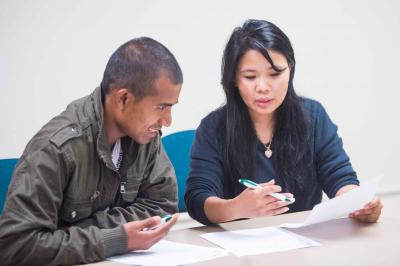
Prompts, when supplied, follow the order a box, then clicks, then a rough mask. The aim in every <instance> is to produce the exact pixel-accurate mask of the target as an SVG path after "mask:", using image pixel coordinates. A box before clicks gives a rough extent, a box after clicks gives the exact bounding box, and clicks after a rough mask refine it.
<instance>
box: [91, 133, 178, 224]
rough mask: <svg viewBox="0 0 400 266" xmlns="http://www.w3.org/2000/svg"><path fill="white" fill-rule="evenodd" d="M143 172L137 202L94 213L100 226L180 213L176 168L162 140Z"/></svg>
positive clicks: (151, 153) (155, 147) (153, 149)
mask: <svg viewBox="0 0 400 266" xmlns="http://www.w3.org/2000/svg"><path fill="white" fill-rule="evenodd" d="M143 175H144V176H143V179H142V181H141V183H140V184H139V185H138V186H139V187H138V189H137V190H138V191H137V196H136V198H135V199H134V201H133V203H131V204H129V205H128V206H125V207H118V206H115V207H113V208H111V209H110V210H108V211H99V212H96V213H95V214H94V215H93V219H94V222H95V224H97V225H98V226H99V227H100V228H112V227H114V226H118V225H119V224H122V223H125V222H129V221H135V220H141V219H145V218H148V217H151V216H155V215H158V216H161V217H162V216H165V215H166V214H173V213H176V212H178V186H177V182H176V176H175V171H174V168H173V166H172V164H171V162H170V160H169V158H168V156H167V154H166V152H165V150H164V147H163V145H162V143H161V141H160V140H158V141H157V144H156V145H154V147H153V148H152V151H151V152H150V158H149V160H148V161H147V164H146V166H145V170H144V171H143ZM89 222H90V221H89ZM92 222H93V221H92Z"/></svg>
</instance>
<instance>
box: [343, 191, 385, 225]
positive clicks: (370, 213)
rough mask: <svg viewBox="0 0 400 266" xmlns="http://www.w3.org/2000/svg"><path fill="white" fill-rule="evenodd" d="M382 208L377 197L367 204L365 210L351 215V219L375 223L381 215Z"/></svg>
mask: <svg viewBox="0 0 400 266" xmlns="http://www.w3.org/2000/svg"><path fill="white" fill-rule="evenodd" d="M382 208H383V205H382V202H381V200H380V199H379V198H378V197H375V198H374V199H373V200H372V201H371V202H369V203H367V204H366V205H365V206H364V208H362V209H360V210H358V211H355V212H352V213H350V214H349V218H352V219H354V220H356V221H359V222H364V223H375V222H376V221H378V219H379V216H380V215H381V212H382Z"/></svg>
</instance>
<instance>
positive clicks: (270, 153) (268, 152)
mask: <svg viewBox="0 0 400 266" xmlns="http://www.w3.org/2000/svg"><path fill="white" fill-rule="evenodd" d="M271 156H272V150H271V149H267V150H265V157H267V158H268V159H269V158H271Z"/></svg>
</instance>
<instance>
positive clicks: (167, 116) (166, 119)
mask: <svg viewBox="0 0 400 266" xmlns="http://www.w3.org/2000/svg"><path fill="white" fill-rule="evenodd" d="M171 123H172V114H171V108H167V109H166V110H165V111H164V112H163V115H162V117H161V125H162V126H163V127H169V126H170V125H171Z"/></svg>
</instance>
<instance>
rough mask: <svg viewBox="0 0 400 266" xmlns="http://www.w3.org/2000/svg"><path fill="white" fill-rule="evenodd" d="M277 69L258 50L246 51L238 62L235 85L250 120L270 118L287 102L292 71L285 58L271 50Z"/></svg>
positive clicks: (269, 51)
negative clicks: (286, 97) (285, 100)
mask: <svg viewBox="0 0 400 266" xmlns="http://www.w3.org/2000/svg"><path fill="white" fill-rule="evenodd" d="M268 53H269V55H270V57H271V59H272V61H273V62H274V65H275V66H276V67H277V68H278V69H284V70H283V71H282V72H276V71H275V70H274V69H273V68H272V66H271V64H270V63H269V62H268V60H267V59H265V57H264V56H263V55H262V54H261V53H260V52H259V51H257V50H249V51H247V52H246V53H245V54H244V55H243V56H242V57H241V58H240V60H239V64H238V67H237V70H236V84H237V87H238V88H239V93H240V95H241V97H242V99H243V101H244V102H245V104H246V105H247V108H248V109H249V112H250V115H251V117H252V118H253V119H254V118H261V117H271V116H272V115H273V113H274V112H275V110H276V109H277V108H278V107H279V106H280V105H281V104H282V102H283V100H284V99H285V96H286V93H287V90H288V84H289V76H290V68H289V66H288V62H287V60H286V58H285V56H284V55H282V54H281V53H278V52H275V51H273V50H268Z"/></svg>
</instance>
